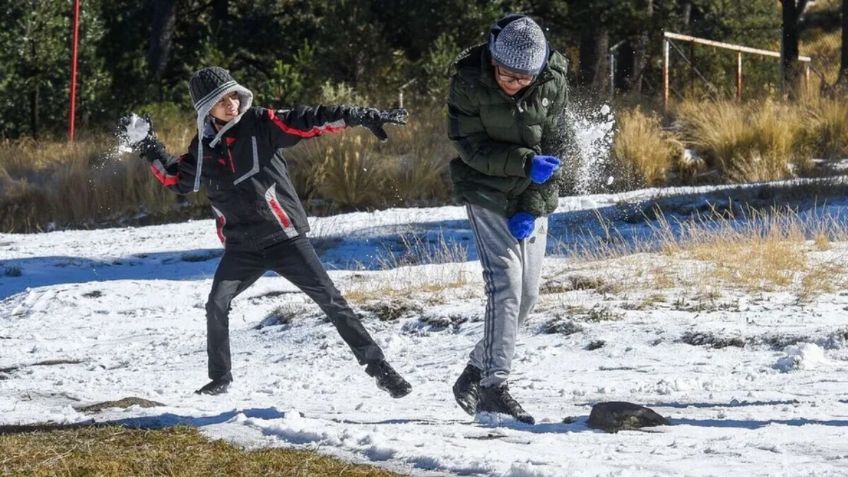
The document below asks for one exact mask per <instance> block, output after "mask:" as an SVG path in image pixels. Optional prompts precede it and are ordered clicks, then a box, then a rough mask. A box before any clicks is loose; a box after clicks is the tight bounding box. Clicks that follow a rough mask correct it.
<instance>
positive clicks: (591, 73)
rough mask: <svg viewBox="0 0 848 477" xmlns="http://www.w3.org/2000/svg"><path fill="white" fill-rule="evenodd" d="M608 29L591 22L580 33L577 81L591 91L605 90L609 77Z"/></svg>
mask: <svg viewBox="0 0 848 477" xmlns="http://www.w3.org/2000/svg"><path fill="white" fill-rule="evenodd" d="M608 55H609V30H607V28H606V26H604V25H599V24H597V23H593V24H591V25H587V26H586V27H585V28H584V30H583V31H582V32H581V33H580V72H579V74H578V81H579V83H580V84H581V85H583V86H586V87H588V88H591V89H592V90H593V91H597V92H603V91H606V89H607V86H608V79H609V78H608V77H609V60H608V58H607V56H608Z"/></svg>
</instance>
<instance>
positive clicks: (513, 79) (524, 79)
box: [495, 66, 536, 86]
mask: <svg viewBox="0 0 848 477" xmlns="http://www.w3.org/2000/svg"><path fill="white" fill-rule="evenodd" d="M495 74H497V75H498V80H499V81H501V82H502V83H506V84H513V83H515V84H518V85H519V86H529V85H530V83H532V82H533V81H534V80H535V79H536V77H535V76H515V75H513V74H510V73H505V72H504V71H503V70H501V67H500V66H495Z"/></svg>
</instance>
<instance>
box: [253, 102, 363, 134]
mask: <svg viewBox="0 0 848 477" xmlns="http://www.w3.org/2000/svg"><path fill="white" fill-rule="evenodd" d="M267 111H268V118H269V119H271V121H272V122H273V123H274V124H276V125H277V127H278V128H280V129H281V130H282V131H283V132H284V133H286V134H291V135H292V136H298V137H302V138H309V137H315V136H318V135H320V134H323V133H334V132H339V131H344V130H345V129H347V125H345V126H329V125H326V124H325V125H323V126H315V127H313V128H312V129H310V130H308V131H303V130H300V129H297V128H293V127H291V126H289V125H288V124H286V123H284V122H283V120H282V119H280V118H279V117H278V116H277V115H276V114H274V111H273V110H270V109H269V110H267Z"/></svg>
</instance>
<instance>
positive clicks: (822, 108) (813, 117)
mask: <svg viewBox="0 0 848 477" xmlns="http://www.w3.org/2000/svg"><path fill="white" fill-rule="evenodd" d="M802 117H803V120H804V123H805V127H804V129H803V133H802V141H803V143H804V144H805V145H806V146H807V147H808V148H809V150H810V152H811V153H812V155H814V156H815V157H817V158H822V159H828V160H837V159H844V158H846V157H848V107H846V104H845V101H844V100H840V99H832V98H821V97H820V98H816V99H812V100H810V102H809V103H808V105H807V107H806V111H804V114H803V116H802Z"/></svg>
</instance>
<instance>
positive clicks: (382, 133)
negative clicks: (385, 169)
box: [345, 107, 409, 141]
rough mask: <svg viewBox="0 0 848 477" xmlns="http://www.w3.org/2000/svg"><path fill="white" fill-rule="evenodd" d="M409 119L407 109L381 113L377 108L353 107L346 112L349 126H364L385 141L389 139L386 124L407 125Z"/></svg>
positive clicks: (346, 120)
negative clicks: (384, 126) (384, 127)
mask: <svg viewBox="0 0 848 477" xmlns="http://www.w3.org/2000/svg"><path fill="white" fill-rule="evenodd" d="M408 117H409V112H408V111H407V110H405V109H390V110H388V111H380V110H379V109H377V108H358V107H353V108H350V109H348V110H347V111H346V114H345V122H346V123H347V124H348V125H349V126H363V127H366V128H368V130H369V131H371V132H372V133H373V134H374V135H375V136H377V139H379V140H381V141H385V140H386V139H388V138H389V135H388V134H386V130H385V129H383V125H385V124H401V125H402V124H406V119H407V118H408Z"/></svg>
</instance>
